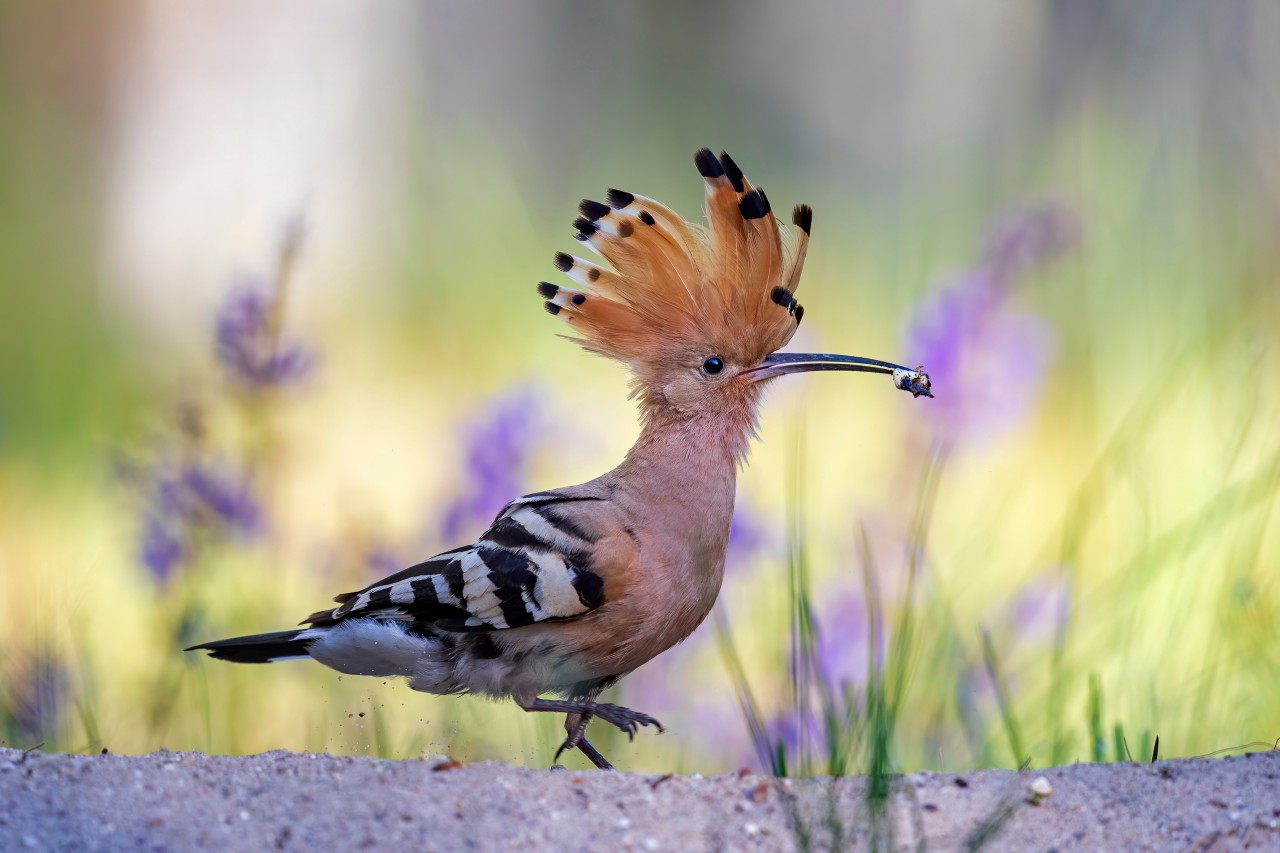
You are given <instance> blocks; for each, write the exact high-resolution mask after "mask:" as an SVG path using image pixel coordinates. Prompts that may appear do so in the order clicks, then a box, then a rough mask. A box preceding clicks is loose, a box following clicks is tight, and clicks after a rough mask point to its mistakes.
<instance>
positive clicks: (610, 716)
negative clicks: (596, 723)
mask: <svg viewBox="0 0 1280 853" xmlns="http://www.w3.org/2000/svg"><path fill="white" fill-rule="evenodd" d="M591 713H592V714H594V715H595V716H597V717H599V718H600V719H602V720H604V721H605V722H606V723H609V724H611V725H614V726H617V727H618V729H619V730H620V731H622V732H623V733H625V734H626V736H627V737H628V738H629V739H630V740H635V738H636V732H638V731H639V730H640V727H641V726H653V727H654V728H656V729H657V730H658V731H659V732H664V731H666V729H664V728H663V727H662V723H660V722H658V721H657V720H656V719H654V718H653V717H650V716H649V715H648V714H642V713H640V712H639V711H633V710H631V709H630V708H624V707H622V706H621V705H597V706H595V707H594V708H592V709H591Z"/></svg>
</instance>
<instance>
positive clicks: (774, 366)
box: [743, 352, 933, 397]
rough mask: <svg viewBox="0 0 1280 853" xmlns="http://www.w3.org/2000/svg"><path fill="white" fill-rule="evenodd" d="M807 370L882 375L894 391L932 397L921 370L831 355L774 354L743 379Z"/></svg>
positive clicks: (762, 378) (865, 359) (929, 383)
mask: <svg viewBox="0 0 1280 853" xmlns="http://www.w3.org/2000/svg"><path fill="white" fill-rule="evenodd" d="M810 370H849V371H853V372H855V373H884V374H888V375H889V376H892V377H893V384H894V386H895V387H897V388H899V389H900V390H903V391H908V392H910V393H911V396H913V397H932V396H933V392H932V391H931V390H930V388H931V387H932V383H931V382H930V381H929V374H927V373H925V372H924V371H923V370H921V369H920V368H916V369H915V370H912V369H911V368H910V367H903V366H902V365H901V364H894V363H893V362H891V361H880V360H879V359H875V358H863V357H862V356H857V355H830V354H828V353H812V352H775V353H772V354H770V355H767V356H765V359H764V361H762V362H761V363H760V366H759V367H753V368H751V369H750V370H747V371H745V372H744V374H743V375H745V376H747V377H748V378H750V379H751V380H752V381H753V382H761V381H763V380H765V379H773V378H775V377H778V376H783V375H785V374H788V373H804V372H806V371H810Z"/></svg>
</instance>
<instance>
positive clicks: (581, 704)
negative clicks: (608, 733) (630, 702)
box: [516, 697, 666, 770]
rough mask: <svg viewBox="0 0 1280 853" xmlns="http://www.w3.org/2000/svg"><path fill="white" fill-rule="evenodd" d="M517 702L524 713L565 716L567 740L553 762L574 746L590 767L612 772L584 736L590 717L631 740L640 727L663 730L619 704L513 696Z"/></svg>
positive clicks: (657, 724) (637, 712) (655, 723)
mask: <svg viewBox="0 0 1280 853" xmlns="http://www.w3.org/2000/svg"><path fill="white" fill-rule="evenodd" d="M516 701H517V702H518V703H519V705H520V707H521V708H523V709H524V710H526V711H549V712H552V713H562V714H564V715H565V720H564V730H565V732H566V733H567V737H565V739H564V743H562V744H561V745H560V748H559V749H558V750H556V757H555V759H553V760H558V759H559V758H560V756H561V754H563V753H564V751H565V750H568V749H574V748H575V747H576V748H577V749H578V750H580V751H581V752H582V754H583V755H585V756H587V758H589V759H591V763H592V764H594V765H595V766H596V767H599V768H600V769H601V770H612V769H613V765H612V764H610V763H609V762H608V760H607V759H606V758H605V757H604V756H603V755H601V754H600V752H599V751H598V750H596V748H595V747H593V746H592V745H591V744H590V743H588V742H587V739H586V738H585V737H583V735H584V734H585V733H586V731H587V724H588V723H589V722H591V719H592V718H593V717H599V718H600V719H602V720H604V721H605V722H606V723H609V724H610V725H612V726H616V727H617V728H618V729H620V730H621V731H623V732H625V733H626V735H627V737H628V738H630V739H631V740H635V736H636V732H637V731H639V730H640V727H641V726H653V727H654V728H656V729H657V730H658V731H659V732H662V731H666V729H664V728H663V727H662V723H660V722H658V721H657V720H656V719H654V718H653V717H651V716H649V715H648V714H642V713H640V712H639V711H633V710H631V709H630V708H624V707H622V706H621V705H610V704H607V703H603V702H587V701H577V702H574V701H562V700H558V699H539V698H537V697H534V698H532V699H528V698H521V697H516Z"/></svg>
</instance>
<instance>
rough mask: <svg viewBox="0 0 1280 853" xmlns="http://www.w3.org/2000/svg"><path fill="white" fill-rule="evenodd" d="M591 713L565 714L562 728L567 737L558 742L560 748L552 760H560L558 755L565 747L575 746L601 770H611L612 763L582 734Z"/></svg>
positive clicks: (589, 720) (571, 747) (585, 729)
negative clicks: (562, 741) (560, 742)
mask: <svg viewBox="0 0 1280 853" xmlns="http://www.w3.org/2000/svg"><path fill="white" fill-rule="evenodd" d="M591 717H592V714H591V713H590V712H585V713H581V714H576V713H575V714H565V716H564V730H565V732H567V733H568V737H566V738H565V739H564V743H562V744H560V748H559V749H557V750H556V757H555V758H553V759H551V760H552V761H553V762H555V761H559V760H560V755H561V754H562V753H563V752H564V751H565V750H566V749H573V748H574V747H577V748H578V749H579V750H581V751H582V754H583V755H585V756H586V757H587V758H589V759H591V763H592V764H594V765H595V766H596V767H598V768H599V769H601V770H612V769H613V765H612V764H610V763H609V759H607V758H605V757H604V756H603V755H601V754H600V751H599V750H598V749H596V748H595V747H594V746H592V745H591V743H590V741H588V740H587V739H586V738H585V737H583V734H584V733H585V732H586V731H587V723H589V722H591Z"/></svg>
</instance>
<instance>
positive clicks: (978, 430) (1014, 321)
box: [905, 206, 1079, 444]
mask: <svg viewBox="0 0 1280 853" xmlns="http://www.w3.org/2000/svg"><path fill="white" fill-rule="evenodd" d="M1078 241H1079V227H1078V224H1077V222H1076V220H1075V218H1074V217H1073V216H1072V215H1071V214H1070V213H1068V212H1067V211H1065V210H1064V209H1062V208H1059V207H1052V206H1045V207H1038V208H1031V209H1028V210H1024V211H1021V212H1018V213H1017V214H1015V215H1012V216H1009V217H1007V218H1005V219H1003V220H1001V221H1000V222H999V223H997V224H996V225H995V226H994V227H993V228H992V229H991V230H990V232H989V235H988V237H987V239H986V241H985V248H984V251H983V254H982V257H981V258H980V259H979V261H978V264H977V265H976V267H975V268H974V269H972V270H970V271H968V272H966V273H964V274H962V275H960V276H958V277H956V278H955V279H953V280H952V281H951V282H950V283H949V284H948V285H947V286H945V287H943V288H942V289H940V290H938V291H935V292H934V293H932V294H930V295H929V296H927V297H925V298H924V299H923V300H921V302H920V304H919V305H918V306H917V308H916V310H915V312H914V313H913V315H912V316H911V318H910V319H909V321H908V324H907V328H906V332H905V338H906V342H905V346H906V351H907V352H909V353H911V357H912V359H913V360H914V361H917V362H919V363H921V364H923V365H924V367H925V369H926V370H927V371H928V372H929V374H930V376H931V378H932V379H933V382H934V386H935V387H936V388H937V389H938V395H937V399H935V400H934V401H932V402H931V403H930V405H929V406H926V407H925V408H924V410H923V414H924V417H926V418H927V419H928V420H929V421H930V422H931V423H932V425H933V427H934V429H935V431H936V432H937V433H938V434H939V435H940V437H943V438H946V439H949V440H951V441H967V442H971V443H974V444H982V443H987V442H990V441H992V440H994V439H995V438H997V437H998V436H1000V435H1001V434H1002V433H1004V432H1006V431H1007V430H1009V429H1011V428H1013V427H1014V426H1016V425H1017V424H1018V423H1020V422H1021V421H1022V420H1023V419H1024V418H1026V416H1027V415H1028V413H1029V412H1030V411H1031V410H1032V408H1033V407H1034V406H1035V405H1036V403H1038V402H1039V399H1040V392H1041V383H1042V381H1043V377H1044V373H1045V369H1046V368H1047V366H1048V361H1049V356H1050V350H1051V342H1052V339H1053V332H1052V329H1051V328H1050V326H1049V325H1048V324H1047V323H1046V322H1045V321H1044V320H1043V319H1042V318H1040V317H1039V316H1037V315H1035V314H1032V313H1030V312H1027V311H1023V310H1019V309H1017V308H1015V307H1013V306H1012V305H1010V304H1009V298H1010V296H1011V294H1012V292H1013V290H1014V289H1015V288H1016V286H1017V285H1018V283H1019V281H1020V279H1021V278H1022V277H1023V276H1025V275H1027V274H1028V273H1030V272H1031V271H1033V270H1034V269H1035V268H1036V267H1038V266H1041V265H1043V264H1045V263H1048V262H1049V261H1050V260H1052V259H1053V258H1054V257H1056V256H1057V255H1059V254H1061V253H1062V252H1063V251H1065V250H1066V249H1068V248H1070V247H1072V246H1074V245H1076V244H1077V243H1078Z"/></svg>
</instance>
